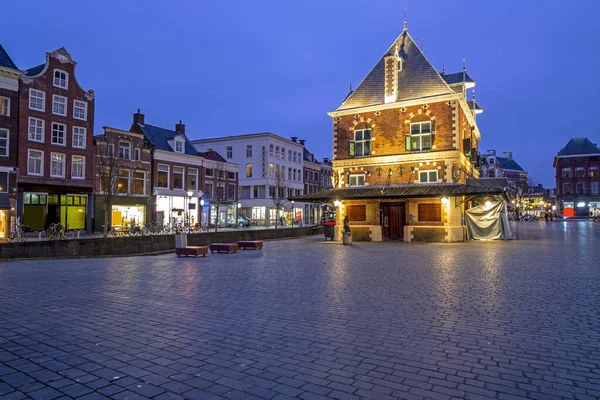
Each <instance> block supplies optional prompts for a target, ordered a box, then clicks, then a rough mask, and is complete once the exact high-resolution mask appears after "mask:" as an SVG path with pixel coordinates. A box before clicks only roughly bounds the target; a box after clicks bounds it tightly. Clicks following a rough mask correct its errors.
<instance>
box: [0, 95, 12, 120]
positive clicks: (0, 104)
mask: <svg viewBox="0 0 600 400" xmlns="http://www.w3.org/2000/svg"><path fill="white" fill-rule="evenodd" d="M0 117H10V99H9V98H8V97H3V96H0Z"/></svg>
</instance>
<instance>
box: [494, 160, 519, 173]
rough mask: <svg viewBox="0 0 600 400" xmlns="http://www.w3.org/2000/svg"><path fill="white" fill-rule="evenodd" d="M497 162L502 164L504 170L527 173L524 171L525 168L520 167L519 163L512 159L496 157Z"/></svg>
mask: <svg viewBox="0 0 600 400" xmlns="http://www.w3.org/2000/svg"><path fill="white" fill-rule="evenodd" d="M496 160H498V162H499V163H500V167H502V169H504V170H511V171H523V172H525V170H524V169H523V167H521V166H520V165H519V163H517V162H516V161H515V160H513V159H512V158H506V157H496Z"/></svg>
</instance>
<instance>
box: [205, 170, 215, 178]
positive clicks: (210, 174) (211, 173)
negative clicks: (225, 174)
mask: <svg viewBox="0 0 600 400" xmlns="http://www.w3.org/2000/svg"><path fill="white" fill-rule="evenodd" d="M204 175H205V176H207V177H209V178H212V177H213V176H215V170H214V169H212V168H206V169H205V170H204Z"/></svg>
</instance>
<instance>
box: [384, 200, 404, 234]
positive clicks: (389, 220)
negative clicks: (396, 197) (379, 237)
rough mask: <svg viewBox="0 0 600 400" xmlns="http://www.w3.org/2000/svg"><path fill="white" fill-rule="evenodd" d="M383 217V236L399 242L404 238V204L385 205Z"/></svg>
mask: <svg viewBox="0 0 600 400" xmlns="http://www.w3.org/2000/svg"><path fill="white" fill-rule="evenodd" d="M381 217H382V218H381V223H382V228H383V236H384V237H385V238H386V239H390V240H399V239H403V238H404V225H405V205H404V203H399V204H385V205H383V207H382V212H381Z"/></svg>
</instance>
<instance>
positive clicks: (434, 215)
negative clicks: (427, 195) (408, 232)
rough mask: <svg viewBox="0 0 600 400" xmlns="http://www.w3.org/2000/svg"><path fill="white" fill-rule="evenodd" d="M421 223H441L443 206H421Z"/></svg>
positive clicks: (426, 204)
mask: <svg viewBox="0 0 600 400" xmlns="http://www.w3.org/2000/svg"><path fill="white" fill-rule="evenodd" d="M419 221H425V222H441V221H442V205H441V204H437V203H424V204H419Z"/></svg>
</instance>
